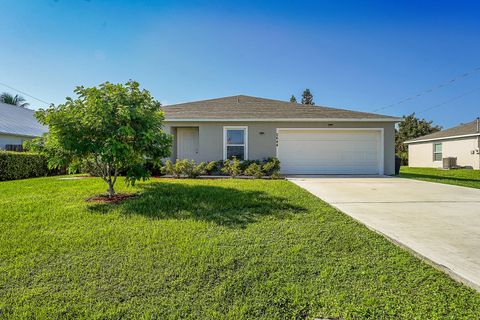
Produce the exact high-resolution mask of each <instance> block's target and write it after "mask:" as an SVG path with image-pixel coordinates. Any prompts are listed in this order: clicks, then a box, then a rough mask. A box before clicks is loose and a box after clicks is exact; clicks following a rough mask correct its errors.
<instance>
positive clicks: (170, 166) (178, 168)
mask: <svg viewBox="0 0 480 320" xmlns="http://www.w3.org/2000/svg"><path fill="white" fill-rule="evenodd" d="M183 161H187V160H177V161H176V162H175V163H173V162H172V161H170V160H167V161H165V165H164V166H163V167H162V169H161V170H162V173H163V174H166V175H169V176H172V177H174V178H180V177H181V176H182V169H183V164H182V163H183Z"/></svg>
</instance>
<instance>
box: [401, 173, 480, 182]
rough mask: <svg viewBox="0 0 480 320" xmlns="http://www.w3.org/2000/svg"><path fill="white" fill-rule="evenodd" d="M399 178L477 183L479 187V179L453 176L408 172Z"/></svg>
mask: <svg viewBox="0 0 480 320" xmlns="http://www.w3.org/2000/svg"><path fill="white" fill-rule="evenodd" d="M400 177H401V178H412V179H432V180H439V181H442V180H457V181H462V182H469V183H477V184H479V185H480V179H468V178H462V177H454V176H437V175H434V174H422V173H409V172H401V173H400Z"/></svg>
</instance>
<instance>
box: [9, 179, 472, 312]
mask: <svg viewBox="0 0 480 320" xmlns="http://www.w3.org/2000/svg"><path fill="white" fill-rule="evenodd" d="M118 188H119V191H122V192H136V193H138V196H137V197H135V198H131V199H128V200H126V201H125V202H123V203H121V204H93V203H88V202H86V201H85V199H87V198H89V197H92V196H93V195H95V194H99V193H101V192H104V191H105V189H106V186H105V185H104V183H103V182H102V181H100V180H99V179H96V178H87V179H80V180H59V179H58V178H57V177H49V178H37V179H28V180H19V181H8V182H0V318H7V319H8V318H25V319H33V318H48V319H60V318H62V319H63V318H97V319H119V318H144V319H179V318H186V319H188V318H192V319H193V318H199V319H222V318H224V319H227V318H229V319H282V318H288V319H295V318H296V319H300V318H313V317H319V318H324V317H325V318H326V317H331V318H342V319H359V318H373V319H462V318H463V319H478V318H479V317H480V294H479V293H476V292H474V291H473V290H471V289H469V288H467V287H465V286H463V285H461V284H459V283H456V282H455V281H453V280H452V279H450V278H449V277H448V276H446V275H445V274H443V273H442V272H440V271H438V270H436V269H434V268H432V267H431V266H429V265H427V264H425V263H423V262H422V261H420V260H418V259H417V258H415V257H413V256H412V255H411V254H409V253H408V252H406V251H404V250H402V249H400V248H398V247H396V246H395V245H393V244H392V243H390V242H389V241H387V240H385V239H384V238H383V237H382V236H380V235H378V234H376V233H374V232H372V231H370V230H368V229H367V228H365V227H364V226H362V225H360V224H358V223H357V222H355V221H353V220H352V219H350V218H349V217H347V216H345V215H344V214H342V213H341V212H339V211H337V210H335V209H334V208H332V207H330V206H329V205H327V204H326V203H324V202H322V201H321V200H319V199H317V198H316V197H314V196H312V195H311V194H309V193H307V192H306V191H304V190H302V189H300V188H299V187H297V186H295V185H293V184H292V183H290V182H288V181H260V180H258V181H257V180H256V181H252V180H229V179H226V180H166V179H163V180H159V179H153V180H150V181H149V182H147V183H141V184H138V185H137V186H136V187H134V188H127V187H125V186H124V184H123V183H122V181H120V182H119V183H118Z"/></svg>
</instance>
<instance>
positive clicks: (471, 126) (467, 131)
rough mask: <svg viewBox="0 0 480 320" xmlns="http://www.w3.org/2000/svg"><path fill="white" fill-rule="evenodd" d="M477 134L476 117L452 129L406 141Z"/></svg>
mask: <svg viewBox="0 0 480 320" xmlns="http://www.w3.org/2000/svg"><path fill="white" fill-rule="evenodd" d="M476 135H480V133H479V132H478V127H477V120H476V119H475V120H473V121H472V122H468V123H464V124H461V125H459V126H456V127H453V128H450V129H446V130H442V131H437V132H434V133H431V134H427V135H426V136H422V137H418V138H415V139H411V140H408V141H405V143H407V144H408V143H413V142H422V141H432V140H441V139H450V138H456V137H461V136H476Z"/></svg>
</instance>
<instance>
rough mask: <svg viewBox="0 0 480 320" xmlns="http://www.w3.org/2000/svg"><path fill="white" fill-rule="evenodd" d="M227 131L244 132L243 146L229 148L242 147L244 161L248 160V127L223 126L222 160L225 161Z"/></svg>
mask: <svg viewBox="0 0 480 320" xmlns="http://www.w3.org/2000/svg"><path fill="white" fill-rule="evenodd" d="M227 130H244V131H245V137H244V144H230V146H244V148H245V159H244V160H248V126H224V127H223V160H226V159H227Z"/></svg>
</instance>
